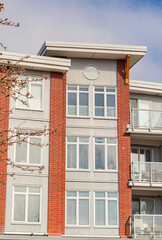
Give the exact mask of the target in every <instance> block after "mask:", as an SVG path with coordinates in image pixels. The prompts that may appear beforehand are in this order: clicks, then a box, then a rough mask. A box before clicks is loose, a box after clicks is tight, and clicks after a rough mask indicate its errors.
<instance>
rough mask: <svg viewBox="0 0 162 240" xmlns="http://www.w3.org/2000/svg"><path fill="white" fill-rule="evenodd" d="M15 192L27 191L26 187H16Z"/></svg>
mask: <svg viewBox="0 0 162 240" xmlns="http://www.w3.org/2000/svg"><path fill="white" fill-rule="evenodd" d="M14 192H26V187H19V186H17V187H14Z"/></svg>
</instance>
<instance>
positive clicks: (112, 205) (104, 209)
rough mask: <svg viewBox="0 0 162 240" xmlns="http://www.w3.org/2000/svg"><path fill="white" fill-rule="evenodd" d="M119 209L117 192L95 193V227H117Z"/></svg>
mask: <svg viewBox="0 0 162 240" xmlns="http://www.w3.org/2000/svg"><path fill="white" fill-rule="evenodd" d="M117 209H118V197H117V192H95V226H117V225H118V210H117Z"/></svg>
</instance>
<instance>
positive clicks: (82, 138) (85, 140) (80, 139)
mask: <svg viewBox="0 0 162 240" xmlns="http://www.w3.org/2000/svg"><path fill="white" fill-rule="evenodd" d="M79 142H83V143H89V138H88V137H80V138H79Z"/></svg>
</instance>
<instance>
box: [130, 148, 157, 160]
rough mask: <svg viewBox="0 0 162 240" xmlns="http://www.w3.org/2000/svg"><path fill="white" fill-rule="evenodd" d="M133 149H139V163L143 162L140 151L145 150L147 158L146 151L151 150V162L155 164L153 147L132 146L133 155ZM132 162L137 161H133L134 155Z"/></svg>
mask: <svg viewBox="0 0 162 240" xmlns="http://www.w3.org/2000/svg"><path fill="white" fill-rule="evenodd" d="M133 149H137V152H138V161H137V162H141V161H140V150H144V152H145V156H146V150H150V152H151V161H150V162H154V148H153V147H152V148H151V147H143V146H134V145H131V154H132V150H133ZM131 162H135V161H132V155H131Z"/></svg>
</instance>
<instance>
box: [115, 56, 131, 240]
mask: <svg viewBox="0 0 162 240" xmlns="http://www.w3.org/2000/svg"><path fill="white" fill-rule="evenodd" d="M124 69H125V60H117V87H118V151H119V152H118V156H119V224H120V236H121V237H125V236H126V234H127V228H128V219H129V216H130V215H131V214H132V190H131V189H130V188H129V187H128V180H129V179H130V164H131V150H130V145H131V140H130V134H127V133H126V129H127V124H129V123H130V94H129V85H125V84H124Z"/></svg>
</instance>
